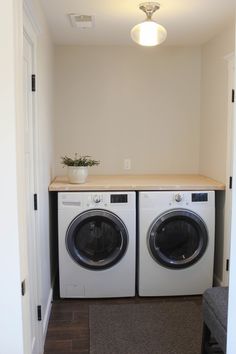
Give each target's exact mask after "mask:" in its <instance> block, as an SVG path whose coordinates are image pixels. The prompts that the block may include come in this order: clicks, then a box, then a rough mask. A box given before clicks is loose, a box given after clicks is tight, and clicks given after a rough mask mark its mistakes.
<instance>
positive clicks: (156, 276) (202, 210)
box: [138, 191, 215, 296]
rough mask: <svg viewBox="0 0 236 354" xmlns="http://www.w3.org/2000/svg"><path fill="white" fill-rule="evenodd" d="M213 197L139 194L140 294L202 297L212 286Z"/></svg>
mask: <svg viewBox="0 0 236 354" xmlns="http://www.w3.org/2000/svg"><path fill="white" fill-rule="evenodd" d="M214 242H215V194H214V191H201V192H196V191H180V192H173V191H169V192H166V191H160V192H159V191H158V192H140V193H139V259H138V293H139V295H140V296H174V295H194V294H202V293H203V292H204V290H205V289H207V288H208V287H211V286H212V282H213V263H214Z"/></svg>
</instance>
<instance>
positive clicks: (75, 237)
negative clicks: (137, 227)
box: [66, 209, 128, 270]
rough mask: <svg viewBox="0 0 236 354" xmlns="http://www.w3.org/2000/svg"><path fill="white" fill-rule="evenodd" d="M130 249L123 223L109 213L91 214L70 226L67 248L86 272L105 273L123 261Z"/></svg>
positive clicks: (83, 214) (76, 220) (95, 212)
mask: <svg viewBox="0 0 236 354" xmlns="http://www.w3.org/2000/svg"><path fill="white" fill-rule="evenodd" d="M127 246H128V231H127V229H126V226H125V225H124V223H123V222H122V220H121V219H120V218H119V217H118V216H116V215H115V214H113V213H111V212H109V211H106V210H99V209H96V210H88V211H86V212H84V213H82V214H80V215H78V216H77V217H76V218H75V219H74V220H73V221H72V222H71V224H70V225H69V228H68V230H67V234H66V247H67V250H68V252H69V254H70V256H71V257H72V258H73V260H74V261H75V262H77V263H78V264H80V265H81V266H83V267H85V268H87V269H96V270H102V269H106V268H110V267H112V266H113V265H115V264H116V263H118V262H119V261H120V259H121V258H122V257H123V255H124V254H125V252H126V249H127Z"/></svg>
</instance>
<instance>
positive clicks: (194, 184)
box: [49, 175, 225, 192]
mask: <svg viewBox="0 0 236 354" xmlns="http://www.w3.org/2000/svg"><path fill="white" fill-rule="evenodd" d="M224 189H225V185H224V184H223V183H221V182H218V181H215V180H214V179H211V178H208V177H206V176H202V175H96V176H94V175H93V176H92V175H91V176H88V179H87V182H86V183H83V184H71V183H69V182H68V179H67V177H56V178H55V179H54V180H53V181H52V183H51V184H50V186H49V191H51V192H59V191H90V190H110V191H115V190H135V191H141V190H150V191H151V190H199V191H201V190H224Z"/></svg>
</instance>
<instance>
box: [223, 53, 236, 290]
mask: <svg viewBox="0 0 236 354" xmlns="http://www.w3.org/2000/svg"><path fill="white" fill-rule="evenodd" d="M226 59H227V61H228V121H227V144H228V145H227V161H226V191H225V192H226V193H225V225H224V236H225V237H224V256H223V257H224V265H223V267H224V268H223V284H222V285H223V286H227V285H228V284H229V265H230V261H229V254H230V234H231V211H232V183H234V184H235V183H236V181H235V179H234V181H233V180H232V176H233V126H234V119H233V118H234V102H233V101H234V54H232V55H230V56H228V57H227V58H226Z"/></svg>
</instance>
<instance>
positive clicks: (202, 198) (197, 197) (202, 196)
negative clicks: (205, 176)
mask: <svg viewBox="0 0 236 354" xmlns="http://www.w3.org/2000/svg"><path fill="white" fill-rule="evenodd" d="M207 201H208V193H192V202H207Z"/></svg>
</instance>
